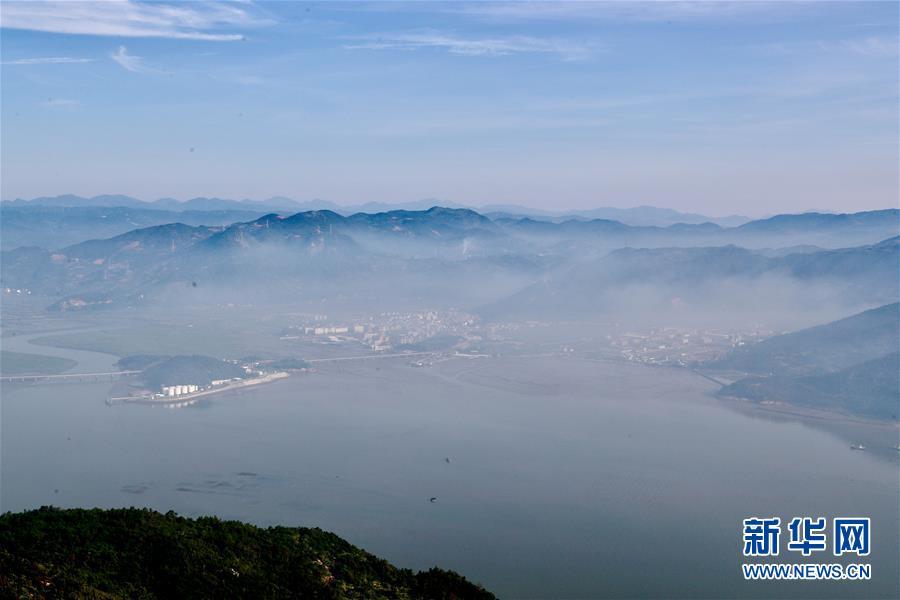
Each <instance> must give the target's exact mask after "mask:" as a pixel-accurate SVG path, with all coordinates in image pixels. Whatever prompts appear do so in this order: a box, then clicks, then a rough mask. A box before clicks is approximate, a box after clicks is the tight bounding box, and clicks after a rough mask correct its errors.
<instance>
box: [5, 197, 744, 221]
mask: <svg viewBox="0 0 900 600" xmlns="http://www.w3.org/2000/svg"><path fill="white" fill-rule="evenodd" d="M3 205H6V206H16V207H25V206H32V207H33V206H56V207H86V206H103V207H114V206H118V207H128V208H146V209H157V210H168V211H183V210H244V211H260V212H268V211H276V212H277V211H289V212H300V211H306V210H332V211H334V212H337V213H340V214H343V215H350V214H354V213H358V212H365V213H378V212H389V211H393V210H411V211H415V210H424V209H428V208H430V207H432V206H435V205H440V206H444V207H446V208H469V209H472V210H476V211H478V212H480V213H482V214H484V215H488V216H489V217H491V218H493V217H495V216H496V217H508V218H521V217H531V218H536V219H541V220H549V221H555V222H559V221H565V220H568V219H587V220H591V219H609V220H614V221H621V222H622V223H625V224H628V225H637V226H641V225H646V226H659V227H665V226H667V225H673V224H675V223H687V224H700V223H707V222H709V223H715V224H717V225H720V226H723V227H734V226H737V225H741V224H743V223H746V222H748V221H750V220H751V219H750V218H749V217H743V216H738V215H732V216H728V217H708V216H706V215H701V214H697V213H685V212H679V211H677V210H674V209H671V208H659V207H655V206H646V205H645V206H636V207H631V208H614V207H600V208H592V209H583V210H561V211H551V210H542V209H534V208H528V207H524V206H518V205H507V204H503V205H500V204H493V205H486V206H481V207H478V206H468V205H463V204H458V203H454V202H447V201H440V200H435V199H423V200H418V201H414V202H400V203H385V202H366V203H361V204H356V205H343V206H342V205H338V204H335V203H333V202H328V201H327V200H307V201H297V200H293V199H291V198H285V197H273V198H267V199H264V200H250V199H243V200H232V199H227V198H206V197H197V198H190V199H187V200H184V201H179V200H176V199H174V198H161V199H159V200H152V201H144V200H139V199H137V198H133V197H131V196H125V195H121V194H105V195H99V196H93V197H90V198H87V197H81V196H77V195H74V194H63V195H60V196H42V197H38V198H33V199H30V200H26V199H22V198H17V199H15V200H4V201H3V202H2V203H0V206H3Z"/></svg>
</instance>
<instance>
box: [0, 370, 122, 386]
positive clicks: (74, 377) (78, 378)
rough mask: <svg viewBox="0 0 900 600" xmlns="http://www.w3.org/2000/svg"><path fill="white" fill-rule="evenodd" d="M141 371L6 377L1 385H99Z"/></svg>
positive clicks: (1, 381) (2, 378) (0, 379)
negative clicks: (98, 383)
mask: <svg viewBox="0 0 900 600" xmlns="http://www.w3.org/2000/svg"><path fill="white" fill-rule="evenodd" d="M137 373H140V371H109V372H107V373H62V374H59V375H4V376H3V377H0V383H97V382H102V381H116V380H117V379H120V378H122V377H128V376H129V375H135V374H137Z"/></svg>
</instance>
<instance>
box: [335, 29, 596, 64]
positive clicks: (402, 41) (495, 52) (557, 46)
mask: <svg viewBox="0 0 900 600" xmlns="http://www.w3.org/2000/svg"><path fill="white" fill-rule="evenodd" d="M349 39H351V40H354V41H355V42H354V43H352V44H347V45H345V46H344V47H345V48H347V49H349V50H422V49H429V48H430V49H435V50H443V51H446V52H449V53H451V54H459V55H463V56H506V55H510V54H526V53H527V54H535V53H542V54H556V55H558V56H560V57H562V58H563V59H565V60H578V59H583V58H586V57H587V56H589V55H590V53H591V51H592V50H593V49H595V48H594V47H593V46H591V45H588V44H577V43H573V42H571V41H568V40H558V39H550V38H537V37H531V36H521V35H516V36H495V37H478V38H475V37H462V36H458V35H455V34H450V33H442V32H439V31H434V30H426V31H416V32H407V33H381V34H373V35H367V36H359V37H354V38H349Z"/></svg>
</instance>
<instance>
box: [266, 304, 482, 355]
mask: <svg viewBox="0 0 900 600" xmlns="http://www.w3.org/2000/svg"><path fill="white" fill-rule="evenodd" d="M477 325H478V323H477V319H476V317H474V316H473V315H470V314H467V313H462V312H458V311H437V310H428V311H417V312H385V313H380V314H378V315H375V316H372V317H369V318H368V319H366V320H365V321H361V322H360V321H357V322H355V323H330V322H328V318H327V316H326V315H314V316H312V317H309V318H308V319H306V320H304V322H301V323H298V324H295V325H291V326H289V327H288V328H287V329H286V330H285V331H284V332H283V334H282V336H281V339H283V340H291V339H308V340H313V341H330V342H342V341H355V342H359V343H362V344H364V345H366V346H368V347H369V348H371V349H372V350H375V351H382V350H389V349H391V348H393V347H395V346H400V345H404V344H415V343H417V342H421V341H423V340H426V339H428V338H432V337H435V336H439V335H454V336H459V337H461V338H466V339H472V338H474V337H477V336H475V334H474V333H473V329H474V328H475V327H476V326H477Z"/></svg>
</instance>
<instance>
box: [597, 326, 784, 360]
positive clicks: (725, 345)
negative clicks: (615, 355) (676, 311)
mask: <svg viewBox="0 0 900 600" xmlns="http://www.w3.org/2000/svg"><path fill="white" fill-rule="evenodd" d="M775 333H776V332H774V331H771V330H768V329H763V328H751V329H749V330H746V331H723V330H717V329H684V328H676V327H664V328H660V329H651V330H650V331H649V332H646V333H635V332H624V333H619V334H614V335H609V336H607V337H608V338H609V340H610V345H611V346H612V347H613V348H615V349H618V350H619V353H620V354H621V356H622V357H623V358H625V359H626V360H632V361H636V362H642V363H646V364H658V365H673V366H682V367H684V366H690V365H692V364H695V363H700V362H706V361H710V360H716V359H718V358H720V357H722V356H723V355H724V354H725V353H726V352H728V351H729V350H731V349H733V348H737V347H739V346H744V345H746V344H748V343H752V342H757V341H759V340H762V339H765V338H767V337H771V336H772V335H775Z"/></svg>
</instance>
